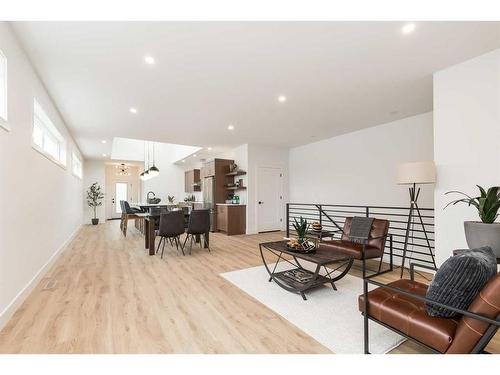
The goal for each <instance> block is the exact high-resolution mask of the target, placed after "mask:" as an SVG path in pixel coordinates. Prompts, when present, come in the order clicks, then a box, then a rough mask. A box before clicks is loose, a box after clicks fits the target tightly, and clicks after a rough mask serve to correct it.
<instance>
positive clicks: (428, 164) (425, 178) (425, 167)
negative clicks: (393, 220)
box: [398, 161, 437, 277]
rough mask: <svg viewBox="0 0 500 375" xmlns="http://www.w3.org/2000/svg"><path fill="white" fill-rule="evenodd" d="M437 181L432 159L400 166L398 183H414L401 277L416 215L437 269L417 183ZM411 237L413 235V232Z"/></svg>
mask: <svg viewBox="0 0 500 375" xmlns="http://www.w3.org/2000/svg"><path fill="white" fill-rule="evenodd" d="M435 182H436V168H435V166H434V162H432V161H420V162H413V163H403V164H400V165H399V167H398V184H403V185H412V186H411V187H410V188H408V192H409V194H410V208H409V213H408V221H407V223H406V232H405V242H404V246H403V260H402V263H401V277H403V271H404V269H405V261H406V252H407V249H408V240H409V238H410V231H411V230H412V226H413V220H414V218H415V217H418V219H419V223H420V225H421V226H422V232H423V234H424V237H425V241H426V242H427V248H428V250H429V254H430V256H431V258H432V263H433V265H434V269H437V266H436V261H435V259H434V253H433V252H432V247H431V243H430V241H429V236H428V234H427V229H426V228H425V224H424V220H423V219H422V215H421V213H420V209H419V207H418V204H417V200H418V196H419V195H420V188H418V189H417V184H433V183H435ZM411 237H413V234H412V236H411Z"/></svg>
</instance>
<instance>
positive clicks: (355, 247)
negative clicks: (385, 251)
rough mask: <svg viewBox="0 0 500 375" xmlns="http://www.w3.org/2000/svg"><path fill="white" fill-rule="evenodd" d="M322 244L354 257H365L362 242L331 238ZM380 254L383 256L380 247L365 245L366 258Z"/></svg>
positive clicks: (377, 256)
mask: <svg viewBox="0 0 500 375" xmlns="http://www.w3.org/2000/svg"><path fill="white" fill-rule="evenodd" d="M321 244H322V245H323V244H324V245H327V246H328V247H329V248H330V249H332V250H334V251H339V252H341V253H343V254H346V255H348V256H351V257H353V258H354V259H363V258H362V256H361V255H362V250H363V245H362V244H360V243H356V242H351V241H344V240H331V241H323V242H322V243H321ZM380 256H382V252H381V251H380V249H379V248H377V247H375V246H371V245H366V246H365V257H366V258H379V257H380Z"/></svg>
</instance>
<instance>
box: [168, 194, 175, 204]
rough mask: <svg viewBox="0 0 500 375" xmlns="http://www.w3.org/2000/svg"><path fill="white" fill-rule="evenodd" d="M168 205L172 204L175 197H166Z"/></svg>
mask: <svg viewBox="0 0 500 375" xmlns="http://www.w3.org/2000/svg"><path fill="white" fill-rule="evenodd" d="M167 199H168V203H170V204H174V201H175V197H174V196H173V195H167Z"/></svg>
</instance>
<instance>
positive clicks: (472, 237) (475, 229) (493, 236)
mask: <svg viewBox="0 0 500 375" xmlns="http://www.w3.org/2000/svg"><path fill="white" fill-rule="evenodd" d="M476 186H477V187H478V188H479V192H480V196H478V197H471V196H469V195H467V194H465V193H462V192H461V191H456V190H452V191H448V192H446V193H445V194H460V195H461V196H462V197H463V198H460V199H456V200H454V201H451V202H449V203H448V204H447V205H446V206H445V208H446V207H448V206H449V205H453V206H454V205H456V204H457V203H466V204H467V205H468V206H474V207H475V208H476V209H477V212H478V214H479V218H480V219H481V221H465V222H464V229H465V238H466V240H467V245H469V248H471V249H474V248H477V247H483V246H490V247H491V248H492V250H493V252H494V253H495V256H496V257H497V258H500V223H495V220H496V219H497V218H498V211H499V209H500V186H493V187H490V188H489V189H488V190H485V189H484V188H482V187H481V186H479V185H476Z"/></svg>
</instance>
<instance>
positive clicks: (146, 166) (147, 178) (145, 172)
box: [144, 142, 151, 181]
mask: <svg viewBox="0 0 500 375" xmlns="http://www.w3.org/2000/svg"><path fill="white" fill-rule="evenodd" d="M146 147H147V149H148V151H147V154H146V155H147V159H146V160H147V165H145V168H144V180H145V181H147V180H150V179H151V175H150V174H149V142H146Z"/></svg>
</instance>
